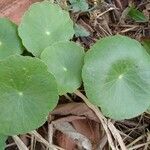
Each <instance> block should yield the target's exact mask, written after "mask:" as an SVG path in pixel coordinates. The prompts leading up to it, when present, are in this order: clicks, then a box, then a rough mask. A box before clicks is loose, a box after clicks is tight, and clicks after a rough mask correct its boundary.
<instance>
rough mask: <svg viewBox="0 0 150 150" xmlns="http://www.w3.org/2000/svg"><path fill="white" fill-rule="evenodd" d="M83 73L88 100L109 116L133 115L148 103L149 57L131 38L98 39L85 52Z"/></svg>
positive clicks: (123, 116) (139, 112)
mask: <svg viewBox="0 0 150 150" xmlns="http://www.w3.org/2000/svg"><path fill="white" fill-rule="evenodd" d="M82 76H83V81H84V87H85V91H86V94H87V96H88V98H89V100H90V101H91V102H92V103H93V104H95V105H97V106H100V107H101V109H102V111H103V113H104V114H105V115H106V116H108V117H110V118H113V119H118V120H120V119H128V118H132V117H135V116H137V115H139V114H141V113H142V112H144V111H145V110H146V109H147V108H148V106H149V105H150V59H149V56H148V54H147V52H146V51H145V49H143V47H142V46H141V44H140V43H139V42H137V41H135V40H133V39H130V38H128V37H124V36H120V35H118V36H112V37H107V38H104V39H101V40H100V41H98V42H97V43H96V44H95V45H94V46H93V47H92V48H91V50H90V51H89V52H88V53H87V54H86V57H85V65H84V67H83V74H82Z"/></svg>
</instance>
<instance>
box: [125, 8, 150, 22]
mask: <svg viewBox="0 0 150 150" xmlns="http://www.w3.org/2000/svg"><path fill="white" fill-rule="evenodd" d="M128 16H129V17H131V18H132V19H133V20H135V21H136V22H147V21H148V18H147V17H146V16H145V15H144V14H143V12H141V11H139V10H137V9H136V8H134V7H129V11H128Z"/></svg>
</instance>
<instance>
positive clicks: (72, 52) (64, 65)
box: [41, 42, 84, 95]
mask: <svg viewBox="0 0 150 150" xmlns="http://www.w3.org/2000/svg"><path fill="white" fill-rule="evenodd" d="M83 57H84V50H83V48H82V47H80V46H78V45H77V44H75V43H73V42H60V43H56V44H54V45H52V46H50V47H48V48H46V49H45V50H44V51H43V52H42V54H41V59H42V60H43V61H44V62H45V63H46V64H47V66H48V70H49V72H50V73H52V74H53V75H54V77H55V78H56V81H57V85H58V90H59V94H60V95H63V94H65V93H72V92H74V91H75V90H76V89H77V88H78V87H80V85H81V81H82V80H81V72H82V66H83Z"/></svg>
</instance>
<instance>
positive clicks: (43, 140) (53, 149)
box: [30, 131, 64, 150]
mask: <svg viewBox="0 0 150 150" xmlns="http://www.w3.org/2000/svg"><path fill="white" fill-rule="evenodd" d="M30 134H33V135H34V136H35V137H36V138H37V140H38V141H39V142H41V143H43V144H44V145H45V146H47V147H48V148H51V149H52V150H64V149H63V148H61V147H58V146H56V145H53V144H50V143H48V141H46V140H45V139H44V138H43V137H42V136H41V135H40V134H39V133H38V132H37V131H32V132H31V133H30Z"/></svg>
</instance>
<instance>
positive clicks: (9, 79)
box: [0, 56, 58, 135]
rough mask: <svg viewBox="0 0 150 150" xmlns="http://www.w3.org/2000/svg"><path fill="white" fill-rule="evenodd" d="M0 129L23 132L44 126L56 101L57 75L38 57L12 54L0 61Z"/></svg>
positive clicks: (9, 132) (8, 131) (8, 133)
mask: <svg viewBox="0 0 150 150" xmlns="http://www.w3.org/2000/svg"><path fill="white" fill-rule="evenodd" d="M0 95H1V96H0V133H2V134H6V135H12V134H21V133H25V132H28V131H31V130H34V129H36V128H38V127H39V126H41V125H42V124H43V123H44V122H45V121H46V119H47V116H48V112H49V111H51V110H53V108H54V107H55V106H56V104H57V102H58V101H57V100H58V93H57V86H56V82H55V79H54V77H53V76H52V75H51V74H50V73H49V72H48V71H47V67H46V65H45V64H44V63H43V62H41V61H40V60H39V59H34V58H31V57H23V56H11V57H8V58H7V59H5V60H4V61H1V62H0Z"/></svg>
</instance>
